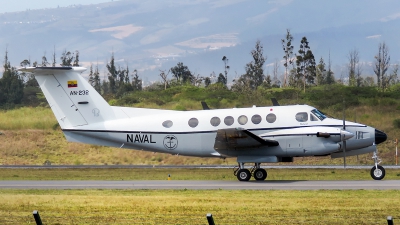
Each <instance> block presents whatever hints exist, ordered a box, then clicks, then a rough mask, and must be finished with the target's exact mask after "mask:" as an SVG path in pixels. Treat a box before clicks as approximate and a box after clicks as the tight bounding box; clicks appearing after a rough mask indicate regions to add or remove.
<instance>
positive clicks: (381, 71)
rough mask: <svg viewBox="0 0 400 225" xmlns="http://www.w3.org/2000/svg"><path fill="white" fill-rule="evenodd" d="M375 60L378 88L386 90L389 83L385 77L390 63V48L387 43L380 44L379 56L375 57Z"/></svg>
mask: <svg viewBox="0 0 400 225" xmlns="http://www.w3.org/2000/svg"><path fill="white" fill-rule="evenodd" d="M375 60H376V61H375V64H374V73H375V75H376V77H377V81H378V88H380V89H382V90H384V89H385V88H386V82H387V81H388V80H387V79H386V78H385V76H386V72H387V70H388V69H389V63H390V56H389V48H388V47H387V45H386V43H385V42H383V43H379V48H378V54H377V55H375ZM382 81H384V82H385V83H384V82H382Z"/></svg>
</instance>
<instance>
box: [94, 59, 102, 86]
mask: <svg viewBox="0 0 400 225" xmlns="http://www.w3.org/2000/svg"><path fill="white" fill-rule="evenodd" d="M93 83H94V84H93V87H94V89H95V90H96V91H97V92H99V93H100V91H101V84H100V73H99V65H96V69H95V70H94V73H93Z"/></svg>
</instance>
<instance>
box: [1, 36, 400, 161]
mask: <svg viewBox="0 0 400 225" xmlns="http://www.w3.org/2000/svg"><path fill="white" fill-rule="evenodd" d="M293 45H294V40H293V37H292V35H291V34H290V31H289V30H287V32H286V35H285V38H284V39H282V47H283V50H284V56H283V59H284V60H285V63H284V66H285V74H284V78H283V81H281V79H280V78H279V77H278V75H279V74H278V67H279V63H278V60H276V62H275V64H274V71H273V76H272V77H271V75H270V74H265V70H264V67H265V61H266V58H267V56H266V54H265V52H264V49H263V45H262V43H261V42H260V41H257V42H256V43H255V47H254V49H253V50H251V51H250V54H251V56H252V61H251V62H249V63H248V64H246V66H245V68H246V73H245V74H242V75H240V76H239V77H238V78H237V79H235V80H234V82H233V83H232V84H231V85H230V84H228V83H227V78H228V72H229V65H228V62H229V60H228V58H227V57H226V56H224V57H223V58H222V62H221V63H223V68H224V71H223V72H221V73H219V76H218V77H217V76H216V75H215V73H214V72H213V73H212V76H210V77H208V76H201V75H199V74H197V75H196V74H194V73H193V72H191V71H190V69H189V68H188V67H187V66H186V65H184V64H183V62H178V63H177V65H176V66H174V67H172V68H170V69H164V70H160V74H159V75H160V77H161V78H162V82H161V83H157V82H156V83H154V84H152V85H150V86H147V87H143V86H142V80H141V78H140V76H139V73H138V71H137V70H133V72H131V71H130V69H129V68H128V66H126V67H121V66H120V65H118V64H116V62H115V60H114V54H112V55H111V58H110V61H109V62H108V63H107V65H106V68H107V79H105V80H101V79H100V77H99V68H98V66H97V65H96V66H95V67H93V65H92V66H91V67H90V70H89V83H90V84H91V85H92V86H93V87H94V88H95V89H96V90H98V91H99V92H100V93H101V94H102V95H103V97H104V98H105V99H106V100H107V101H108V102H109V103H110V104H111V105H120V106H133V107H142V108H160V109H172V110H199V109H201V104H200V101H205V102H207V104H208V105H209V106H210V107H211V108H214V109H217V108H233V107H251V106H253V105H257V106H266V105H271V103H270V98H272V97H274V98H277V99H278V100H279V102H280V103H281V104H282V105H286V104H309V105H312V106H316V107H318V108H319V109H320V110H322V111H324V112H325V113H327V114H328V115H331V116H333V117H335V118H342V110H343V107H345V108H346V119H347V120H353V121H357V122H360V123H363V124H367V125H370V126H373V127H376V128H378V129H381V130H384V131H385V132H386V133H387V134H388V137H389V140H388V141H387V142H385V143H383V144H381V145H379V151H380V152H381V155H380V156H381V157H383V161H384V163H387V164H393V162H394V158H393V150H394V144H393V141H394V140H395V139H396V138H398V137H399V130H398V129H399V127H400V125H399V122H398V120H399V119H400V111H399V110H400V101H399V100H398V99H400V98H399V97H400V84H399V78H398V77H397V72H398V65H397V64H396V65H391V64H390V63H389V62H390V56H389V51H388V46H387V45H386V44H385V43H381V44H379V46H378V47H379V48H378V53H377V55H376V56H375V60H376V62H375V65H374V70H375V73H376V75H377V78H378V83H377V84H375V82H374V79H373V77H365V76H361V75H362V71H361V70H360V68H361V67H360V65H361V64H360V62H359V52H358V50H357V49H354V50H352V51H350V52H349V55H348V58H349V64H348V70H349V71H348V77H341V78H340V79H336V80H335V79H334V74H333V72H332V70H331V61H330V58H329V59H328V60H327V61H326V63H325V60H324V59H323V58H322V57H321V58H320V60H319V64H318V65H316V63H315V59H314V55H313V53H312V50H311V47H310V46H311V45H310V44H309V42H308V40H307V38H306V37H303V38H302V39H301V41H300V48H299V50H298V55H295V54H294V52H295V49H294V47H293ZM7 54H8V52H7V51H6V54H5V58H4V65H3V67H4V72H3V77H2V78H0V108H1V109H2V110H1V111H0V133H1V134H2V135H0V155H1V158H0V164H42V163H43V162H45V161H50V162H51V163H54V164H141V163H147V164H174V163H177V164H201V163H206V164H221V163H224V161H223V160H220V159H192V158H190V157H181V156H180V157H174V156H169V155H165V154H153V153H147V152H136V151H127V150H121V149H118V150H116V149H111V148H106V147H98V146H90V145H81V144H76V143H67V142H66V140H65V138H64V137H63V135H62V133H61V131H60V130H59V129H58V125H57V122H56V120H55V119H54V116H52V113H51V110H50V109H49V106H48V104H47V102H46V100H45V98H44V96H43V93H42V92H41V90H40V88H39V87H38V84H37V82H36V80H35V79H34V77H33V76H32V75H28V74H24V73H19V72H17V70H16V69H15V68H14V67H12V66H11V63H10V62H9V60H8V56H7ZM56 58H57V57H56V53H55V52H54V53H53V54H52V62H51V63H49V62H47V58H46V56H45V54H44V56H43V57H42V63H41V64H40V63H38V62H37V61H35V62H33V63H32V64H33V66H50V65H51V66H56V65H61V66H79V51H72V52H71V51H67V50H64V51H63V52H62V54H61V57H60V58H59V59H60V60H61V63H60V64H57V62H56ZM20 65H21V66H31V60H30V59H24V60H23V61H21V63H20ZM221 68H222V66H221ZM170 73H171V74H172V77H171V78H168V75H169V74H170ZM152 154H153V155H152ZM369 157H370V156H368V155H367V158H369ZM367 158H364V156H363V157H362V158H358V157H355V156H354V157H349V160H350V162H351V163H353V164H364V163H369V159H367ZM229 160H230V159H228V160H227V162H229V163H230V164H235V162H234V160H231V161H229ZM316 162H319V163H322V164H340V163H341V160H340V159H336V160H332V159H330V158H328V157H321V158H306V159H303V158H299V159H295V163H297V164H307V163H312V164H314V163H316Z"/></svg>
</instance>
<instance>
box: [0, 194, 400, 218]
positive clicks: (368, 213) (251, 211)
mask: <svg viewBox="0 0 400 225" xmlns="http://www.w3.org/2000/svg"><path fill="white" fill-rule="evenodd" d="M398 199H400V191H394V190H389V191H370V190H357V191H355V190H349V191H327V190H319V191H279V190H272V191H258V190H208V191H207V190H206V191H205V190H201V191H199V190H0V201H1V202H2V204H0V213H1V214H2V215H3V216H2V218H1V219H0V223H2V224H32V223H34V220H33V216H32V211H33V210H38V211H39V213H40V215H41V218H42V221H43V223H44V224H100V223H101V224H207V220H206V214H207V213H212V214H213V217H214V221H215V223H216V224H386V217H387V216H388V215H392V216H393V217H394V218H399V216H400V205H399V204H398V202H397V200H398Z"/></svg>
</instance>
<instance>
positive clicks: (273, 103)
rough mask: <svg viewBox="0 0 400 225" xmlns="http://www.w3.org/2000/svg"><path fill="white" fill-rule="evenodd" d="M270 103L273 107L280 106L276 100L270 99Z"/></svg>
mask: <svg viewBox="0 0 400 225" xmlns="http://www.w3.org/2000/svg"><path fill="white" fill-rule="evenodd" d="M271 101H272V105H273V106H280V105H279V102H278V100H276V98H271Z"/></svg>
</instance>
